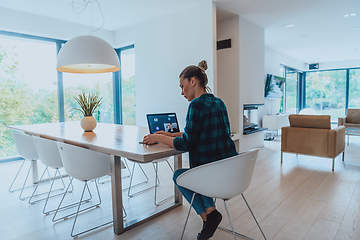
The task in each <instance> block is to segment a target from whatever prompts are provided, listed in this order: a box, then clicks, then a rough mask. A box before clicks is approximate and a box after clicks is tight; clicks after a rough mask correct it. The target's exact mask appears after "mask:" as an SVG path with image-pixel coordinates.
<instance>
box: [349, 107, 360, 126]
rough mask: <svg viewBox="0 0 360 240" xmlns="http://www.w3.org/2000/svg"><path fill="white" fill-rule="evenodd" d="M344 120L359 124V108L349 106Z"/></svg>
mask: <svg viewBox="0 0 360 240" xmlns="http://www.w3.org/2000/svg"><path fill="white" fill-rule="evenodd" d="M346 122H347V123H355V124H360V109H355V108H349V109H348V110H347V114H346Z"/></svg>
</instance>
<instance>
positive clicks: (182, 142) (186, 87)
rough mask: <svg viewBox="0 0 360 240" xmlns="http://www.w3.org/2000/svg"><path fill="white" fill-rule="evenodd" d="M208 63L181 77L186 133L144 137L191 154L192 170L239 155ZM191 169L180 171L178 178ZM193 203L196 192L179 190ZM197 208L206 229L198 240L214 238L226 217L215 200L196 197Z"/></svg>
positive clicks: (185, 72)
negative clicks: (210, 81)
mask: <svg viewBox="0 0 360 240" xmlns="http://www.w3.org/2000/svg"><path fill="white" fill-rule="evenodd" d="M206 69H207V64H206V61H201V62H200V63H199V66H194V65H191V66H188V67H186V68H185V69H184V70H183V71H182V72H181V73H180V76H179V78H180V88H181V95H183V96H184V97H185V98H186V99H187V100H188V101H189V102H190V105H189V108H188V112H187V116H186V126H185V129H184V132H183V133H182V132H177V133H169V132H165V131H159V132H156V133H155V134H149V135H147V136H145V137H144V140H143V142H144V143H145V144H154V143H156V142H160V143H164V144H167V145H169V146H170V147H174V148H175V149H177V150H179V151H188V152H189V162H190V168H194V167H197V166H200V165H203V164H207V163H210V162H214V161H217V160H221V159H224V158H228V157H232V156H235V155H237V152H236V149H235V144H234V142H233V141H232V140H231V138H230V124H229V118H228V114H227V110H226V107H225V104H224V103H223V101H222V100H221V99H219V98H217V97H215V96H214V95H213V94H211V93H209V92H210V89H209V88H208V87H207V83H208V79H207V76H206V73H205V71H206ZM187 170H188V169H179V170H177V171H175V173H174V181H175V183H176V178H177V177H178V176H179V175H180V174H182V173H184V172H185V171H187ZM178 188H179V190H180V192H181V193H182V194H183V196H184V197H185V198H186V200H187V201H188V202H189V203H190V202H191V199H192V196H193V194H194V192H192V191H190V190H188V189H186V188H183V187H179V186H178ZM193 207H194V209H195V211H196V213H197V214H199V215H200V217H201V218H202V220H203V228H202V230H201V232H200V233H199V234H198V236H197V239H201V240H203V239H209V238H210V237H212V236H213V235H214V233H215V231H216V229H217V227H218V225H219V224H220V222H221V219H222V215H221V214H220V213H219V212H218V211H217V210H216V207H215V203H214V201H213V199H212V198H209V197H206V196H203V195H200V194H196V196H195V198H194V201H193Z"/></svg>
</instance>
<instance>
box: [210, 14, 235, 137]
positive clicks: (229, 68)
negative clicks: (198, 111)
mask: <svg viewBox="0 0 360 240" xmlns="http://www.w3.org/2000/svg"><path fill="white" fill-rule="evenodd" d="M216 29H217V40H218V41H219V40H225V39H229V38H230V39H231V48H226V49H220V50H217V51H216V53H217V56H216V57H217V59H216V61H217V78H216V79H217V80H216V89H217V92H216V94H217V95H218V96H219V97H220V98H221V99H222V100H223V101H224V103H225V105H226V108H227V110H228V115H229V120H230V128H231V131H232V132H239V126H240V125H239V111H240V105H239V104H240V98H239V89H240V88H239V67H238V66H239V64H240V63H239V17H238V16H234V17H231V18H228V19H225V20H223V21H219V22H217V28H216Z"/></svg>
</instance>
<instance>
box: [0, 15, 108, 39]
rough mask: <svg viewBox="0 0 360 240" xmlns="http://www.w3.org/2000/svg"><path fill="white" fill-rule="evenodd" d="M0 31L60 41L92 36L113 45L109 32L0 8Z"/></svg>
mask: <svg viewBox="0 0 360 240" xmlns="http://www.w3.org/2000/svg"><path fill="white" fill-rule="evenodd" d="M0 30H4V31H10V32H17V33H23V34H30V35H36V36H40V37H48V38H55V39H61V40H69V39H70V38H73V37H75V36H79V35H94V36H98V37H101V38H103V39H104V40H106V41H108V42H109V43H110V44H113V43H114V34H113V33H112V32H111V31H107V30H99V31H96V32H93V31H94V30H95V28H91V27H88V26H84V25H80V24H76V23H70V22H65V21H61V20H57V19H54V18H49V17H43V16H38V15H34V14H29V13H25V12H20V11H15V10H11V9H7V8H0Z"/></svg>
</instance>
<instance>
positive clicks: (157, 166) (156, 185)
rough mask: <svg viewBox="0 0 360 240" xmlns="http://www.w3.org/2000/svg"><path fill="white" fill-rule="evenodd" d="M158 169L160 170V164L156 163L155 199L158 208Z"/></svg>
mask: <svg viewBox="0 0 360 240" xmlns="http://www.w3.org/2000/svg"><path fill="white" fill-rule="evenodd" d="M158 168H159V163H158V162H156V163H155V166H154V169H155V198H154V204H155V206H158V203H157V202H156V193H157V191H156V190H157V187H158V184H157V182H158V178H159V177H158Z"/></svg>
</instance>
